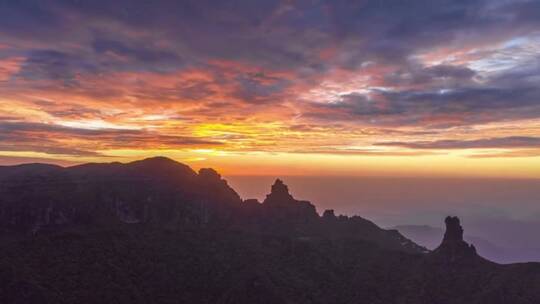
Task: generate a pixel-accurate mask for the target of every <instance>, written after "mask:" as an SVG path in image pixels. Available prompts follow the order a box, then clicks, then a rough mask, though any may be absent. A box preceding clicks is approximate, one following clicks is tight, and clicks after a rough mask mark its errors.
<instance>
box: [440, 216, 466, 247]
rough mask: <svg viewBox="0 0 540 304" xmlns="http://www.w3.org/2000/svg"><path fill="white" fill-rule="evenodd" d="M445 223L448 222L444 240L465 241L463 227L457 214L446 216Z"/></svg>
mask: <svg viewBox="0 0 540 304" xmlns="http://www.w3.org/2000/svg"><path fill="white" fill-rule="evenodd" d="M444 223H445V224H446V232H445V233H444V239H443V242H454V241H456V242H460V241H463V228H462V227H461V225H460V223H459V218H458V217H457V216H448V217H446V219H445V220H444Z"/></svg>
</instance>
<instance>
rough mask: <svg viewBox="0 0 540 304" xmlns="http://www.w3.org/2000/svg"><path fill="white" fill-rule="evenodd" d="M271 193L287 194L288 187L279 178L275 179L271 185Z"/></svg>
mask: <svg viewBox="0 0 540 304" xmlns="http://www.w3.org/2000/svg"><path fill="white" fill-rule="evenodd" d="M271 194H276V195H288V194H289V187H287V185H285V184H284V183H283V181H282V180H281V179H279V178H278V179H276V181H275V182H274V184H273V185H272V192H271Z"/></svg>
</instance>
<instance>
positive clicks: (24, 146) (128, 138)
mask: <svg viewBox="0 0 540 304" xmlns="http://www.w3.org/2000/svg"><path fill="white" fill-rule="evenodd" d="M0 142H1V143H0V151H31V152H42V153H47V154H62V155H74V156H103V155H102V154H101V153H99V152H96V150H100V149H101V150H105V149H112V148H119V149H123V148H131V149H143V148H155V147H156V146H159V147H161V148H168V149H178V148H185V147H205V146H220V145H222V143H221V142H219V141H214V140H210V139H205V138H200V137H192V136H176V135H165V134H157V133H152V132H150V131H146V130H131V129H112V128H102V129H84V128H72V127H65V126H60V125H54V124H43V123H27V122H0Z"/></svg>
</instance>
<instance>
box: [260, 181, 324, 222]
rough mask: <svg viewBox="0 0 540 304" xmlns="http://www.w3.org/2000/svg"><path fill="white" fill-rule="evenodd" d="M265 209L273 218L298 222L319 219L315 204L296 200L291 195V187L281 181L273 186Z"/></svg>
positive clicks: (267, 197)
mask: <svg viewBox="0 0 540 304" xmlns="http://www.w3.org/2000/svg"><path fill="white" fill-rule="evenodd" d="M263 207H264V209H265V210H267V212H268V213H270V214H269V215H270V216H273V217H279V218H287V219H296V220H311V219H315V218H318V217H319V215H318V214H317V211H316V209H315V206H314V205H313V204H311V203H310V202H308V201H299V200H296V199H294V197H293V196H292V195H291V194H290V193H289V187H287V185H285V184H284V183H283V181H282V180H280V179H277V180H276V181H275V182H274V184H273V185H272V189H271V192H270V194H268V195H267V196H266V199H265V200H264V202H263Z"/></svg>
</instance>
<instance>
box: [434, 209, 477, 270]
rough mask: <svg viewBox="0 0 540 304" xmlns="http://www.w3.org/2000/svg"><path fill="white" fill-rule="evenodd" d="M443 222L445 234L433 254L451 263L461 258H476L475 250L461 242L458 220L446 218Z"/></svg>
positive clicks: (461, 235) (461, 234) (461, 229)
mask: <svg viewBox="0 0 540 304" xmlns="http://www.w3.org/2000/svg"><path fill="white" fill-rule="evenodd" d="M444 222H445V224H446V232H445V233H444V238H443V240H442V243H441V245H440V246H439V247H438V248H437V249H435V250H434V253H435V254H436V255H437V256H440V257H444V258H445V259H446V260H448V261H452V262H453V261H458V260H462V259H463V258H471V257H476V256H477V254H476V248H475V247H474V246H473V245H472V244H471V245H469V244H468V243H467V242H465V241H464V240H463V228H462V227H461V224H460V222H459V218H458V217H457V216H448V217H446V219H445V220H444Z"/></svg>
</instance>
